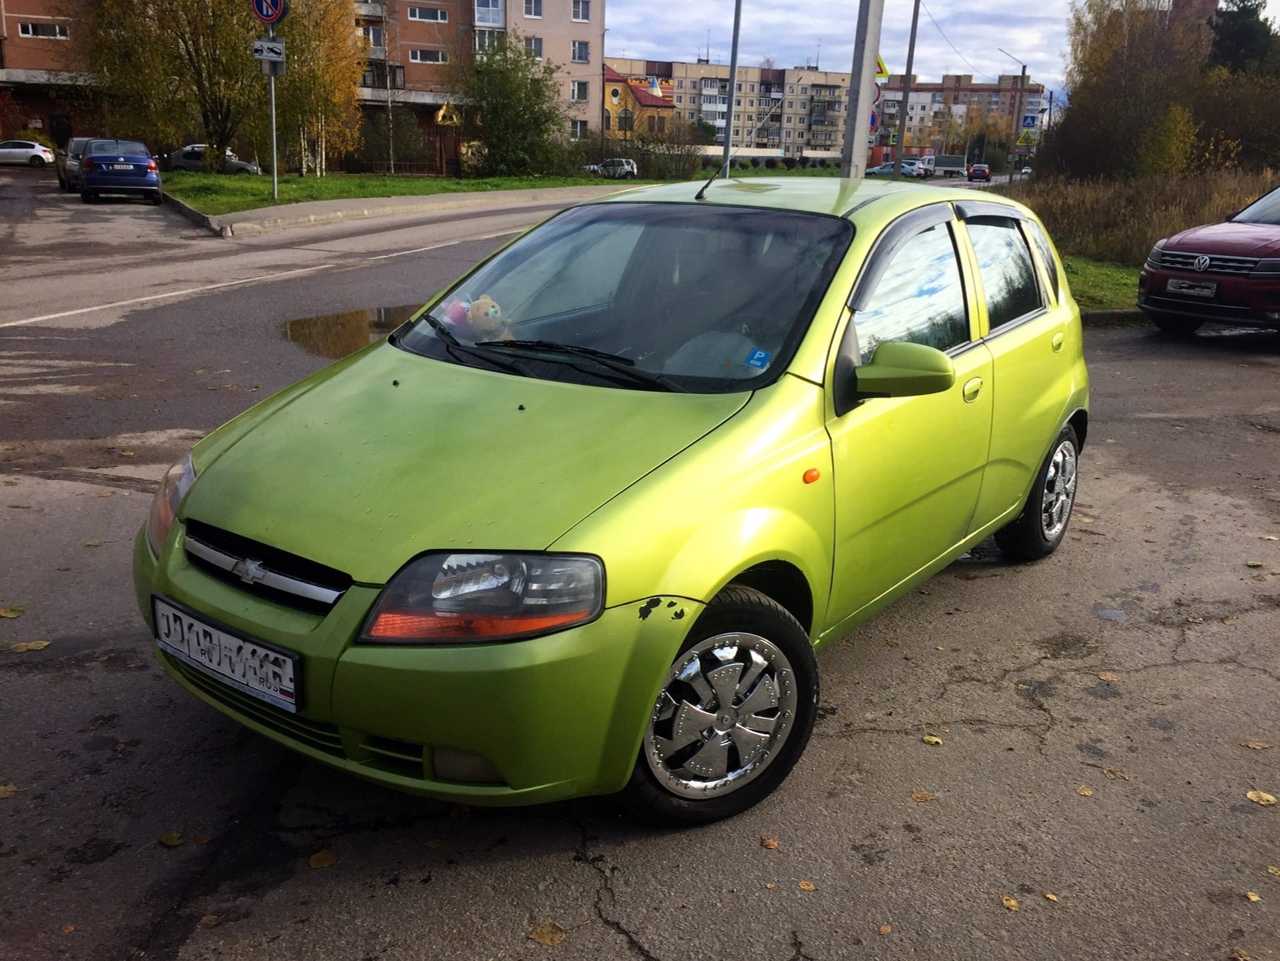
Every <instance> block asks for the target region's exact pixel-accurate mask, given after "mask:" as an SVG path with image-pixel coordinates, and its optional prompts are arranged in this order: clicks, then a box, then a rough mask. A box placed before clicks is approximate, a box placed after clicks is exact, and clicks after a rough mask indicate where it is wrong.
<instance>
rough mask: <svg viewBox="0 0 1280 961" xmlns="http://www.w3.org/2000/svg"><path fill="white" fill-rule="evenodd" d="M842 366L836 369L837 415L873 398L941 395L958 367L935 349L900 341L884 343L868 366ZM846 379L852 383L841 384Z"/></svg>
mask: <svg viewBox="0 0 1280 961" xmlns="http://www.w3.org/2000/svg"><path fill="white" fill-rule="evenodd" d="M841 366H843V365H840V364H837V367H836V375H837V390H838V394H837V397H836V413H837V414H843V413H845V411H847V410H850V409H851V408H852V407H854V406H855V404H856V403H857V402H858V401H860V400H866V399H868V398H871V397H918V396H920V395H922V394H939V393H941V392H942V391H944V390H949V389H950V388H951V386H952V385H953V384H954V383H955V382H956V368H955V365H954V364H952V363H951V358H950V357H948V356H947V355H946V354H944V353H943V352H942V351H940V350H938V349H937V348H936V347H926V346H925V345H924V344H912V343H908V342H906V341H900V340H891V341H888V342H886V343H883V344H881V345H880V346H879V347H877V348H876V352H875V353H874V354H873V355H872V356H871V360H870V361H869V362H868V363H865V364H861V365H859V366H857V367H853V368H852V369H846V370H843V371H842V370H841V369H840V368H841ZM846 379H847V380H848V381H851V383H842V381H846ZM842 398H843V401H842ZM842 408H843V409H842Z"/></svg>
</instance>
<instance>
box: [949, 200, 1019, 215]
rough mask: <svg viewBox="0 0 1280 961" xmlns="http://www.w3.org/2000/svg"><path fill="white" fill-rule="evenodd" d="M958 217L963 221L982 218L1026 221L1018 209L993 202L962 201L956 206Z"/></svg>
mask: <svg viewBox="0 0 1280 961" xmlns="http://www.w3.org/2000/svg"><path fill="white" fill-rule="evenodd" d="M956 215H957V216H958V217H959V218H960V219H961V220H977V219H978V218H980V217H999V218H1001V219H1003V220H1024V219H1025V217H1024V216H1023V213H1022V211H1021V210H1019V209H1018V208H1017V207H1010V206H1008V205H1006V204H1000V203H996V202H995V201H992V200H961V201H960V202H958V203H957V204H956Z"/></svg>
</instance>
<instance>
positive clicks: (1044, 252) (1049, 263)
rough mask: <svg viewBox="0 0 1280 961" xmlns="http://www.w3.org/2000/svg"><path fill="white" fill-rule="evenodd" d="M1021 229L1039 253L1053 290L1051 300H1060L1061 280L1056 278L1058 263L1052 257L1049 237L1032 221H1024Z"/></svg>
mask: <svg viewBox="0 0 1280 961" xmlns="http://www.w3.org/2000/svg"><path fill="white" fill-rule="evenodd" d="M1022 224H1023V227H1024V228H1025V229H1026V231H1027V234H1028V235H1029V236H1030V237H1031V242H1032V243H1033V244H1035V246H1036V250H1037V251H1039V253H1040V259H1041V260H1043V261H1044V269H1045V271H1046V272H1047V273H1048V274H1049V287H1050V289H1052V290H1053V299H1054V300H1061V299H1062V295H1061V294H1060V293H1059V287H1060V285H1061V280H1060V279H1059V277H1058V261H1057V260H1055V259H1054V256H1053V245H1052V244H1051V243H1050V242H1049V235H1048V234H1046V233H1045V232H1044V228H1043V227H1041V226H1040V225H1039V224H1038V223H1036V222H1035V221H1034V220H1024V221H1023V222H1022Z"/></svg>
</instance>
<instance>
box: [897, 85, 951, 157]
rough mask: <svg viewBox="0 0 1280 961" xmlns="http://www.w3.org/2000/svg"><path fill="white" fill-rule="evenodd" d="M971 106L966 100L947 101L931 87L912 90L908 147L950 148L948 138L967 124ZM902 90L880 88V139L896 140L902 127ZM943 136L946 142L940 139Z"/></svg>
mask: <svg viewBox="0 0 1280 961" xmlns="http://www.w3.org/2000/svg"><path fill="white" fill-rule="evenodd" d="M967 114H968V106H967V105H966V104H964V103H951V104H948V103H945V102H944V101H943V100H942V95H941V94H938V93H930V92H928V91H918V90H912V91H911V96H910V98H909V99H908V101H907V129H906V134H907V139H906V144H905V146H908V147H921V148H925V147H930V148H932V147H937V148H938V152H939V153H947V152H949V149H948V144H947V143H946V142H945V141H947V139H948V138H949V137H954V136H955V135H956V134H957V132H958V131H959V130H961V129H962V128H963V127H964V123H965V117H966V115H967ZM901 117H902V90H901V89H898V90H882V91H881V92H880V108H879V116H878V119H879V130H878V131H877V135H876V143H877V144H881V145H887V144H889V143H892V142H894V137H896V135H897V133H898V131H899V130H900V129H901V127H900V124H901ZM939 139H941V140H942V141H944V142H943V143H936V141H938V140H939Z"/></svg>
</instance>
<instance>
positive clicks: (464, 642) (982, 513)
mask: <svg viewBox="0 0 1280 961" xmlns="http://www.w3.org/2000/svg"><path fill="white" fill-rule="evenodd" d="M764 186H767V187H768V188H769V189H767V190H763V191H762V190H760V189H758V188H759V187H764ZM701 187H702V185H701V184H698V183H678V184H672V185H666V186H660V187H653V188H647V189H645V190H640V191H628V192H626V193H623V194H619V195H615V197H613V198H610V199H607V200H602V201H598V202H594V203H589V204H584V205H582V206H578V207H573V208H570V209H568V210H566V211H563V212H561V213H559V214H557V215H555V216H553V217H552V218H551V219H550V220H548V221H547V222H546V223H544V224H542V225H541V226H539V227H535V228H534V229H532V230H531V231H529V232H528V233H526V234H524V235H523V236H522V237H521V238H520V239H518V240H516V241H515V242H513V243H512V244H510V245H509V246H507V247H506V248H505V249H502V250H500V251H499V252H497V253H496V254H494V255H492V256H491V257H489V258H488V259H487V260H485V261H484V262H482V263H481V264H480V265H479V266H478V267H476V268H475V269H474V270H471V271H469V272H468V273H467V274H466V275H465V276H464V277H463V278H462V279H461V280H459V281H458V282H456V283H455V284H452V285H450V286H449V287H448V288H447V289H446V290H444V291H442V292H440V293H439V294H437V295H435V296H433V297H432V299H431V300H429V301H428V302H427V304H426V305H425V307H424V308H423V310H422V311H421V312H419V313H417V314H416V315H415V319H413V320H410V321H408V322H406V323H405V324H404V325H402V326H401V327H399V328H398V329H397V330H395V331H394V332H393V333H392V334H391V335H390V336H389V337H388V338H387V339H386V340H385V341H383V342H381V343H379V344H377V345H375V346H371V347H369V348H368V349H366V350H361V351H358V352H357V353H355V354H353V355H351V356H350V357H348V358H347V359H345V360H343V361H339V362H338V363H337V364H335V365H334V366H332V367H329V368H328V369H326V370H323V371H320V372H318V373H315V374H313V375H311V376H310V377H308V378H306V379H305V380H303V381H301V382H299V383H297V384H295V385H293V386H292V387H288V388H286V389H285V390H283V391H281V392H280V393H278V394H276V395H275V396H273V397H271V398H269V399H267V400H266V401H264V402H262V403H260V404H258V405H257V406H256V407H254V408H252V409H251V410H250V411H248V412H247V413H244V414H241V415H240V416H239V417H237V418H236V419H235V420H233V421H231V422H230V423H228V424H226V425H224V426H223V427H221V428H219V429H218V430H216V431H214V432H213V433H212V434H209V435H208V436H206V437H205V438H204V439H203V440H201V441H200V442H199V443H198V444H197V445H196V446H195V447H194V449H193V450H192V451H191V452H190V454H189V455H188V456H185V457H183V458H182V460H181V461H180V462H179V463H177V464H176V465H174V466H173V467H172V468H171V469H170V470H169V471H168V472H167V474H166V475H165V477H164V479H163V481H162V484H161V486H160V489H159V491H158V493H157V494H156V496H155V499H154V501H153V504H152V507H151V512H150V516H149V519H148V520H147V521H146V523H145V525H144V526H143V529H142V530H141V531H140V532H139V534H138V537H137V541H136V543H135V547H134V555H133V557H134V585H135V591H136V598H137V603H138V605H139V607H140V609H141V612H142V615H143V616H144V617H145V618H146V620H147V622H148V623H149V625H150V626H151V628H152V630H153V631H154V633H155V637H156V639H157V644H158V657H159V661H160V663H161V664H162V665H163V666H164V668H165V670H166V671H167V672H168V673H169V674H170V675H171V677H172V678H173V679H174V680H175V681H176V682H177V683H178V684H180V685H181V686H182V687H184V688H185V689H186V690H187V691H188V692H189V693H191V694H192V695H194V696H196V697H198V698H200V699H201V700H203V701H205V702H206V703H207V704H209V705H211V706H213V707H214V708H216V709H217V710H219V711H221V712H223V713H224V714H227V715H228V716H230V717H232V718H234V719H236V720H238V721H239V722H241V723H243V724H245V725H246V726H248V727H250V728H252V729H253V730H255V731H257V732H259V733H261V734H264V735H266V736H268V737H270V738H273V739H274V740H276V741H278V742H280V743H282V744H284V745H286V746H288V747H290V748H292V749H294V750H296V751H299V752H301V753H303V754H305V755H307V756H308V757H310V758H312V759H314V760H316V761H319V762H321V763H324V764H328V765H330V766H332V767H334V768H337V769H339V770H342V771H346V772H348V773H352V774H357V775H359V776H361V777H364V778H367V779H369V780H372V781H376V782H379V783H381V784H384V785H388V786H391V787H396V788H400V789H403V790H408V791H412V792H417V793H420V794H423V795H427V796H433V797H438V798H447V799H450V800H454V801H464V802H468V801H469V802H475V803H482V804H501V805H511V804H529V803H534V802H542V801H552V800H557V799H561V798H566V797H572V796H578V795H588V794H606V793H611V792H616V791H623V792H625V797H626V799H627V801H628V803H629V804H630V805H632V806H633V808H635V809H637V810H638V811H640V812H641V813H642V815H643V816H645V817H649V818H654V819H659V820H663V821H667V822H673V823H690V822H705V821H710V820H714V819H716V818H721V817H726V816H729V815H732V814H735V813H737V812H739V811H742V810H744V809H745V808H748V807H750V806H751V805H752V804H754V803H756V802H757V801H759V800H761V799H762V798H764V797H765V796H766V795H768V794H769V793H770V792H772V791H773V790H774V789H775V788H777V787H778V786H779V784H780V783H781V782H782V781H783V779H784V778H785V777H786V775H787V773H788V771H789V770H790V769H791V768H792V766H793V765H794V764H795V763H796V761H797V760H798V759H799V757H800V755H801V753H802V752H803V750H804V748H805V745H806V743H807V742H808V739H809V734H810V731H811V730H812V727H813V723H814V717H815V714H816V712H817V709H818V691H819V678H818V675H819V667H818V662H817V660H816V659H815V657H814V648H815V646H819V645H821V644H823V643H826V642H831V641H834V640H837V639H839V638H842V637H844V636H846V635H847V634H848V633H849V631H850V630H851V629H852V628H853V627H854V626H855V625H857V624H859V623H860V622H862V621H864V620H866V619H867V618H869V617H870V616H871V615H872V614H873V613H874V612H875V611H877V610H878V609H880V608H882V607H884V606H885V605H886V604H887V603H889V602H890V601H892V600H893V599H895V598H897V597H899V596H902V595H904V594H907V593H910V592H912V590H913V588H914V587H916V586H917V585H919V584H920V583H921V582H922V581H923V580H924V579H926V578H927V577H928V576H929V575H930V574H932V573H933V572H935V571H939V570H941V569H943V568H944V567H945V566H946V565H947V564H948V563H949V562H950V561H952V560H953V559H955V558H956V557H958V556H959V555H960V554H961V553H963V552H964V551H967V550H969V549H970V548H971V547H973V546H974V545H975V544H977V543H979V542H980V541H983V540H985V539H986V538H988V537H990V536H991V535H993V534H994V535H995V537H996V541H997V543H998V544H999V545H1000V547H1001V548H1002V549H1003V550H1004V552H1005V553H1006V554H1007V556H1008V557H1009V558H1011V559H1013V560H1021V561H1027V560H1034V559H1037V558H1041V557H1044V556H1046V555H1048V554H1050V553H1052V552H1053V551H1054V550H1055V549H1057V548H1058V546H1059V545H1060V544H1061V543H1062V541H1063V538H1064V535H1065V532H1066V530H1067V525H1068V522H1069V519H1070V515H1071V510H1072V506H1073V504H1074V501H1075V497H1076V494H1077V486H1076V485H1077V479H1078V477H1079V476H1080V474H1079V472H1078V470H1077V464H1078V458H1079V456H1080V452H1081V449H1082V446H1083V444H1084V441H1085V437H1086V430H1087V418H1088V403H1089V390H1088V373H1087V371H1086V369H1085V363H1084V355H1083V350H1082V336H1081V328H1080V315H1079V311H1078V310H1077V308H1076V303H1075V300H1074V299H1073V298H1072V296H1071V293H1070V291H1069V289H1068V287H1067V282H1066V277H1065V276H1064V274H1063V269H1062V265H1061V263H1060V261H1059V259H1058V256H1057V254H1056V253H1055V252H1054V250H1053V247H1052V245H1051V244H1050V242H1049V240H1048V238H1047V236H1046V234H1045V232H1044V228H1043V227H1042V226H1041V224H1040V222H1039V221H1038V220H1037V219H1036V218H1035V216H1034V215H1033V214H1032V213H1031V212H1030V211H1029V210H1027V209H1026V208H1025V207H1023V206H1020V205H1018V204H1016V203H1014V202H1012V201H1010V200H1007V199H1004V198H995V199H991V200H985V199H983V196H982V195H981V194H978V193H976V192H965V191H957V190H955V189H953V188H941V187H936V188H935V187H921V188H919V189H917V190H911V191H901V190H898V189H896V187H895V186H894V185H892V184H886V183H884V182H877V181H875V180H871V181H863V182H861V183H860V184H859V186H858V187H857V189H856V192H855V194H854V195H853V196H850V194H849V191H848V187H847V185H845V184H843V183H842V181H840V180H838V179H835V178H817V177H815V178H802V177H795V178H781V177H780V178H775V179H773V180H762V181H759V182H753V183H752V187H751V189H749V190H747V189H744V187H743V185H742V184H741V183H740V182H735V181H721V182H718V183H712V184H711V185H710V187H709V188H707V189H706V191H705V193H704V194H703V199H702V200H698V199H697V197H696V195H697V194H698V193H699V192H700V188H701ZM876 199H880V200H881V201H882V202H879V203H873V202H869V201H873V200H876ZM855 233H856V234H857V235H858V236H867V237H877V238H878V239H877V241H876V243H875V244H853V243H852V241H853V238H854V236H855ZM970 250H971V251H972V252H973V254H972V255H969V253H968V252H969V251H970ZM962 251H963V252H964V253H962ZM851 277H857V278H858V280H857V282H856V284H855V286H854V288H853V290H852V291H850V290H849V288H848V287H847V286H845V284H846V281H847V278H851ZM846 304H852V306H853V310H852V312H850V311H849V310H846ZM850 318H852V319H850ZM421 424H430V425H431V428H430V430H420V429H417V427H416V426H411V425H421ZM869 451H872V452H874V456H868V452H869ZM301 477H305V478H306V479H307V481H306V483H305V484H301V483H296V482H294V481H295V479H297V478H301ZM991 603H992V604H997V603H999V600H998V599H996V598H995V596H994V595H993V596H992V598H991ZM938 628H939V629H941V628H942V625H938ZM869 656H871V657H874V656H875V654H874V653H872V654H870V655H869Z"/></svg>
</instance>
